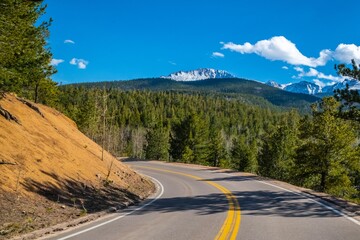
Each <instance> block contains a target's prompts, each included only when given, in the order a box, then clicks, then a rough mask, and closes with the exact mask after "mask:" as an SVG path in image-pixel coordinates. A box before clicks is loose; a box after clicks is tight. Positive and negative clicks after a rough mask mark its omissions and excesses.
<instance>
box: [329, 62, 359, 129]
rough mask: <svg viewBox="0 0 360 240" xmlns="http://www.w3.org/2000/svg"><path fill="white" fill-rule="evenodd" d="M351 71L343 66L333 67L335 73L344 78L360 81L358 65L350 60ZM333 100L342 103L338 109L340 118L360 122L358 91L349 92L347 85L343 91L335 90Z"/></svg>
mask: <svg viewBox="0 0 360 240" xmlns="http://www.w3.org/2000/svg"><path fill="white" fill-rule="evenodd" d="M351 63H352V69H351V68H349V67H347V66H346V65H345V64H339V65H335V70H336V71H337V73H338V74H339V75H341V76H344V77H349V78H351V79H354V80H357V81H360V69H359V67H360V65H358V64H357V63H356V62H355V60H354V59H353V60H351ZM335 98H336V99H337V100H338V101H340V102H342V106H341V108H340V116H342V117H343V118H345V119H350V120H355V121H357V122H360V108H359V104H360V94H359V91H358V90H350V89H349V86H348V85H347V86H346V88H345V89H337V90H336V91H335Z"/></svg>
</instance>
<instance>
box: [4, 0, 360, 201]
mask: <svg viewBox="0 0 360 240" xmlns="http://www.w3.org/2000/svg"><path fill="white" fill-rule="evenodd" d="M45 9H46V6H44V5H43V4H42V1H18V0H3V1H1V8H0V48H1V52H0V92H1V93H4V92H14V93H16V94H17V95H18V96H21V97H24V98H27V99H30V100H32V101H34V102H35V103H37V102H38V103H43V104H47V105H50V106H56V107H57V108H58V109H59V110H61V111H62V112H64V113H65V114H67V116H69V117H70V118H72V119H73V120H75V121H76V123H77V124H78V126H79V128H80V129H81V131H83V132H84V133H85V134H86V135H87V136H88V137H90V138H91V139H93V140H95V141H96V142H97V143H99V144H100V145H102V146H103V147H104V148H105V149H107V150H109V151H110V152H112V153H113V154H115V155H126V156H131V157H137V158H149V159H161V160H167V161H179V162H187V163H198V164H204V165H211V166H220V167H229V168H233V169H236V170H240V171H248V172H253V173H257V174H260V175H262V176H268V177H272V178H276V179H280V180H284V181H288V182H291V183H294V184H297V185H301V186H305V187H309V188H313V189H315V190H320V191H325V192H328V193H331V194H334V195H336V196H340V197H345V198H348V199H352V200H354V201H359V199H360V188H359V186H360V160H359V157H360V152H359V151H360V150H359V103H360V101H359V93H358V92H356V91H350V90H349V89H345V90H339V91H337V92H336V93H335V98H331V97H330V98H324V99H322V100H319V99H317V98H314V97H312V96H308V95H301V94H293V93H286V92H284V91H281V90H278V89H275V88H271V87H269V86H265V85H263V84H261V85H260V84H258V83H256V82H254V81H248V80H245V79H220V80H219V79H211V80H203V81H199V82H188V83H179V82H175V81H171V80H168V79H139V80H136V81H124V82H121V81H117V82H106V83H88V84H83V85H70V86H62V87H61V88H59V87H58V86H57V83H55V82H54V81H52V80H51V75H52V74H53V73H55V72H56V70H55V68H54V67H53V66H51V64H50V63H51V59H52V54H51V51H50V49H49V47H48V46H47V42H46V39H47V37H48V35H49V26H50V24H51V19H50V20H48V21H43V22H38V20H39V18H40V16H42V15H43V13H44V12H45ZM336 69H337V71H338V73H339V74H340V75H343V76H349V77H351V78H354V79H357V80H360V77H359V66H358V65H357V64H356V63H355V62H353V66H352V69H350V68H348V67H347V66H346V65H344V64H340V65H338V66H336ZM234 94H235V95H234ZM2 95H3V94H0V96H2ZM317 100H319V101H318V102H316V101H317ZM314 102H315V103H314ZM310 103H314V104H313V105H312V108H311V110H309V111H310V112H311V113H310V114H308V115H302V114H299V113H298V112H297V110H289V108H287V109H284V108H282V109H279V108H277V107H276V106H283V107H299V106H300V107H299V108H300V109H301V108H302V107H303V106H304V105H307V106H308V105H309V104H310ZM274 105H275V106H274ZM0 113H1V115H2V116H4V117H5V118H7V119H11V117H14V116H12V115H11V113H10V112H9V111H7V110H6V109H4V108H3V107H2V106H0Z"/></svg>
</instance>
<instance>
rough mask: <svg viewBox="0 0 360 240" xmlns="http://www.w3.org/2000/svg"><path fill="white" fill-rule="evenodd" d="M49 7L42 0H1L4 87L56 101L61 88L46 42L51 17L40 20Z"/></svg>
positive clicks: (0, 78) (0, 83)
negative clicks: (58, 85) (56, 78)
mask: <svg viewBox="0 0 360 240" xmlns="http://www.w3.org/2000/svg"><path fill="white" fill-rule="evenodd" d="M45 9H46V6H44V5H42V1H40V0H39V1H30V0H27V1H26V0H2V1H1V7H0V49H1V52H0V91H11V92H16V93H18V94H20V95H22V96H24V97H27V98H30V99H32V100H34V101H35V102H43V103H45V102H47V103H50V104H52V103H54V99H55V98H56V97H57V95H56V94H57V91H56V90H55V89H56V83H54V82H52V81H51V79H50V78H49V77H50V76H51V75H52V74H53V73H55V68H54V67H53V66H51V65H50V62H51V58H52V54H51V52H50V50H49V49H48V48H47V46H46V45H47V44H46V39H47V38H48V36H49V31H48V28H49V26H50V24H51V19H50V20H49V21H48V22H42V23H40V24H38V23H37V21H38V19H39V18H40V17H41V16H42V15H43V14H44V13H45ZM49 98H52V99H49Z"/></svg>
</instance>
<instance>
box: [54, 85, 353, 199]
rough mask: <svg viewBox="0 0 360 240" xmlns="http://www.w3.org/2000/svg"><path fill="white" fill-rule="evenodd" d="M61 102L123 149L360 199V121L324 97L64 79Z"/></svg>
mask: <svg viewBox="0 0 360 240" xmlns="http://www.w3.org/2000/svg"><path fill="white" fill-rule="evenodd" d="M59 107H60V109H61V110H62V111H63V112H65V113H66V114H67V115H68V116H70V117H71V118H72V119H74V120H75V121H76V122H77V124H78V126H79V128H80V129H81V131H83V132H84V133H85V134H86V135H88V136H89V137H90V138H92V139H93V140H95V141H96V142H98V143H99V144H102V145H103V146H104V148H105V149H106V150H108V151H110V152H112V153H113V154H114V155H117V156H129V157H134V158H141V159H157V160H165V161H175V162H185V163H196V164H203V165H208V166H215V167H223V168H232V169H236V170H239V171H246V172H252V173H256V174H260V175H262V176H266V177H271V178H275V179H279V180H283V181H287V182H291V183H294V184H297V185H300V186H305V187H309V188H312V189H315V190H319V191H325V192H328V193H331V194H334V195H337V196H341V197H345V198H349V199H359V190H358V189H357V188H356V187H357V186H358V185H359V181H360V178H359V170H360V169H359V161H360V160H359V156H360V152H359V146H358V145H359V144H358V141H359V140H358V139H359V136H358V133H359V128H358V127H359V126H358V122H356V121H351V120H345V119H343V118H341V117H340V116H339V107H340V103H339V102H338V101H336V100H335V98H333V97H330V98H324V99H322V100H321V101H319V102H318V103H315V104H313V105H312V113H311V114H307V115H300V114H299V113H298V111H297V110H283V109H280V108H279V109H276V108H274V107H271V108H270V107H264V106H258V105H252V104H248V103H244V102H243V101H241V100H239V99H236V98H227V97H224V96H221V95H212V94H203V93H202V92H192V93H191V94H190V93H181V92H180V93H179V92H174V91H155V92H153V91H139V90H133V91H122V90H120V89H107V88H89V87H86V88H85V87H83V86H81V85H78V86H73V85H69V86H62V87H61V97H60V105H59Z"/></svg>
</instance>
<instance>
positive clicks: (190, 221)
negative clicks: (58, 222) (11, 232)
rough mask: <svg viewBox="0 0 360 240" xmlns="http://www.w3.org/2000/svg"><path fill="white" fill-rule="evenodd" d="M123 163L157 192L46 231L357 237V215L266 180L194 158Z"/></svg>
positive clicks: (108, 235)
mask: <svg viewBox="0 0 360 240" xmlns="http://www.w3.org/2000/svg"><path fill="white" fill-rule="evenodd" d="M127 164H129V165H131V166H132V167H133V168H134V169H136V170H138V171H139V172H140V173H143V174H145V175H148V176H150V177H152V178H153V179H154V181H155V182H156V184H157V188H158V191H157V193H156V194H155V195H154V196H152V197H151V198H150V199H148V200H146V201H145V202H143V203H142V204H140V205H137V206H132V207H130V208H128V209H126V210H122V211H119V212H117V213H114V214H111V215H109V216H107V217H105V218H102V219H99V220H97V221H95V222H92V223H90V224H86V225H84V226H81V227H77V228H76V229H73V230H70V231H67V232H64V233H61V234H59V235H57V236H52V237H51V238H49V239H84V240H85V239H86V240H89V239H127V240H128V239H154V240H155V239H156V240H165V239H166V240H172V239H266V240H272V239H286V240H287V239H292V240H295V239H313V240H317V239H319V240H320V239H323V240H331V239H354V240H355V239H356V240H359V239H360V223H359V222H358V221H356V220H355V219H352V218H347V217H344V216H342V215H341V214H340V213H339V212H337V211H336V210H334V209H332V208H331V207H329V206H327V205H324V203H322V202H321V201H320V200H316V199H315V200H314V199H310V198H308V197H306V196H304V195H299V194H298V193H296V192H291V191H289V190H287V189H283V188H280V187H277V186H274V185H272V184H270V183H268V182H260V181H257V180H255V179H252V178H249V177H241V176H237V175H236V174H233V173H222V172H219V171H214V170H209V169H204V168H201V167H195V166H184V165H175V164H168V163H161V162H145V161H144V162H143V161H137V162H127Z"/></svg>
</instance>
